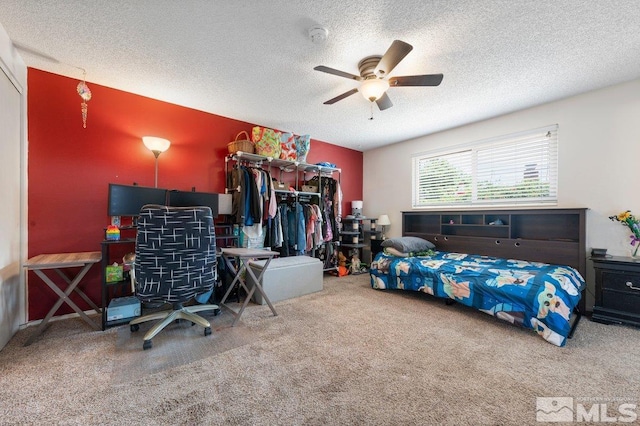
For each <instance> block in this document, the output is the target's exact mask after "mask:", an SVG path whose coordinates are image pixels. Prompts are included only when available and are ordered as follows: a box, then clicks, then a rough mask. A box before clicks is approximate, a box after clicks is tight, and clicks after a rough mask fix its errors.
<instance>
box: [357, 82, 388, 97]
mask: <svg viewBox="0 0 640 426" xmlns="http://www.w3.org/2000/svg"><path fill="white" fill-rule="evenodd" d="M388 88H389V82H388V81H387V80H382V79H380V78H370V79H368V80H365V81H363V82H362V84H361V85H360V93H362V96H364V98H365V99H368V100H370V101H371V102H373V101H376V100H378V99H380V97H382V95H384V92H386V91H387V89H388Z"/></svg>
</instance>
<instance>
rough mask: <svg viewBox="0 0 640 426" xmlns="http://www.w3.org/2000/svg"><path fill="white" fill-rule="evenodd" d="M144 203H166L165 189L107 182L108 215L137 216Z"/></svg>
mask: <svg viewBox="0 0 640 426" xmlns="http://www.w3.org/2000/svg"><path fill="white" fill-rule="evenodd" d="M145 204H159V205H166V204H167V190H166V189H161V188H149V187H145V186H138V185H120V184H117V183H110V184H109V202H108V208H107V213H108V215H109V216H138V215H139V214H140V209H141V208H142V206H144V205H145Z"/></svg>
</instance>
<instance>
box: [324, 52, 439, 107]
mask: <svg viewBox="0 0 640 426" xmlns="http://www.w3.org/2000/svg"><path fill="white" fill-rule="evenodd" d="M412 49H413V46H411V45H410V44H409V43H405V42H404V41H401V40H394V41H393V43H391V46H389V49H387V51H386V52H385V54H384V55H383V56H379V55H374V56H367V57H366V58H364V59H362V60H361V61H360V62H359V63H358V70H359V71H360V75H354V74H350V73H348V72H344V71H340V70H336V69H334V68H329V67H325V66H324V65H318V66H317V67H315V68H314V70H316V71H322V72H326V73H328V74H333V75H337V76H339V77H344V78H349V79H352V80H356V81H360V82H361V84H360V89H358V88H355V89H351V90H349V91H348V92H345V93H343V94H341V95H338V96H336V97H335V98H333V99H329V100H328V101H326V102H324V104H325V105H332V104H334V103H336V102H338V101H341V100H342V99H344V98H347V97H349V96H351V95H353V94H354V93H357V92H358V91H359V92H360V93H362V96H364V97H365V99H368V100H369V101H371V102H375V103H376V104H377V105H378V108H380V110H381V111H383V110H385V109H387V108H391V107H392V106H393V103H392V102H391V99H390V98H389V96H388V95H387V89H388V88H390V87H400V86H438V85H439V84H440V83H441V82H442V77H443V75H442V74H425V75H406V76H397V77H390V78H389V79H386V77H387V76H388V75H389V73H390V72H391V71H393V69H394V68H395V67H396V65H398V64H399V63H400V61H402V60H403V59H404V57H405V56H407V55H408V54H409V52H411V50H412Z"/></svg>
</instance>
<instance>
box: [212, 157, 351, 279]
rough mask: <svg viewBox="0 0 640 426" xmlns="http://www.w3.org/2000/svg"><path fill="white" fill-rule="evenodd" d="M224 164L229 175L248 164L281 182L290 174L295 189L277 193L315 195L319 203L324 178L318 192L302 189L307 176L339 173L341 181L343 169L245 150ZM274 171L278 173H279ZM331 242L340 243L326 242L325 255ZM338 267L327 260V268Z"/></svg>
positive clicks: (228, 190) (308, 197)
mask: <svg viewBox="0 0 640 426" xmlns="http://www.w3.org/2000/svg"><path fill="white" fill-rule="evenodd" d="M224 165H225V176H227V175H228V173H229V170H230V168H231V167H233V166H234V165H246V166H251V167H260V168H263V169H266V170H267V171H268V172H269V174H271V176H272V178H273V177H276V178H277V179H278V181H279V182H284V181H285V177H286V176H287V175H289V179H291V177H293V182H291V185H290V186H291V187H292V188H293V189H289V187H286V188H284V189H279V188H277V189H275V192H276V195H278V196H280V197H285V196H286V197H293V199H294V200H295V201H301V200H311V199H312V198H313V197H317V199H318V202H319V204H321V203H322V189H323V188H322V179H318V191H317V192H309V191H301V190H300V188H301V187H302V185H303V184H304V183H305V182H307V181H308V180H309V179H307V177H308V176H309V175H311V178H312V177H315V176H317V177H322V176H324V177H333V176H334V175H336V174H337V179H336V180H337V181H338V183H340V175H341V172H342V170H341V169H339V168H337V167H329V166H321V165H318V164H309V163H305V162H302V161H296V160H281V159H279V158H272V157H265V156H263V155H258V154H251V153H248V152H243V151H238V152H236V153H235V154H228V155H227V156H226V157H225V162H224ZM274 172H275V173H277V175H276V174H275V173H274ZM291 173H293V176H291V175H290V174H291ZM238 190H240V188H226V189H225V192H226V193H227V194H230V193H233V192H234V191H238ZM331 244H335V245H338V244H339V242H338V241H328V242H325V243H324V245H325V256H330V255H331V254H332V253H330V251H332V250H331ZM315 254H316V253H314V255H315ZM336 268H337V265H336V266H331V267H327V265H326V262H325V270H334V269H336Z"/></svg>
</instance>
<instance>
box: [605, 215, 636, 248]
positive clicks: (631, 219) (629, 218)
mask: <svg viewBox="0 0 640 426" xmlns="http://www.w3.org/2000/svg"><path fill="white" fill-rule="evenodd" d="M609 219H611V220H614V221H616V222H620V223H621V224H622V225H624V226H626V227H627V228H629V229H630V230H631V235H630V238H631V243H630V244H631V245H632V246H634V247H635V250H633V256H636V255H637V254H638V249H639V248H640V221H639V220H638V219H637V218H636V217H635V216H634V215H632V214H631V210H627V211H624V212H622V213H618V214H617V215H615V216H609Z"/></svg>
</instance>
